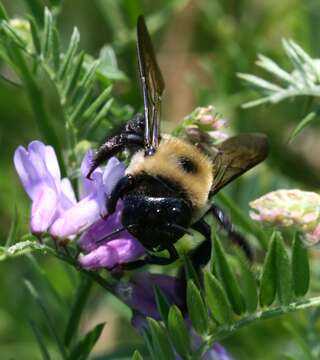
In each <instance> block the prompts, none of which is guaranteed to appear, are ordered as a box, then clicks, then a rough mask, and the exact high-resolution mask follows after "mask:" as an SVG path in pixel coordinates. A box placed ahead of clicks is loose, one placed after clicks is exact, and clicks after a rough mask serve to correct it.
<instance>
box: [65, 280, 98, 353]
mask: <svg viewBox="0 0 320 360" xmlns="http://www.w3.org/2000/svg"><path fill="white" fill-rule="evenodd" d="M91 288H92V280H91V279H89V278H87V277H81V278H80V283H79V285H78V289H77V292H76V294H75V297H74V303H73V305H72V309H71V311H70V316H69V319H68V323H67V326H66V330H65V334H64V344H65V345H66V346H67V347H69V346H70V344H71V342H72V340H73V339H74V338H75V337H76V335H77V331H78V326H79V323H80V319H81V315H82V313H83V311H84V308H85V306H86V303H87V300H88V298H89V295H90V290H91Z"/></svg>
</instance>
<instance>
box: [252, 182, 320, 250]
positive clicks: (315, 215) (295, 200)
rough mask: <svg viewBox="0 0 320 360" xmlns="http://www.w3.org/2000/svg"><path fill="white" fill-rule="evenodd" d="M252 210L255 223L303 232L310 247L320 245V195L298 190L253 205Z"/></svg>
mask: <svg viewBox="0 0 320 360" xmlns="http://www.w3.org/2000/svg"><path fill="white" fill-rule="evenodd" d="M250 206H251V208H252V209H253V211H250V216H251V218H252V219H253V220H256V221H259V222H261V223H263V224H265V225H271V226H279V227H291V228H293V229H296V230H298V231H301V232H302V233H304V236H305V241H306V243H307V244H310V245H312V244H316V243H318V242H319V241H320V195H318V194H316V193H314V192H308V191H301V190H298V189H293V190H277V191H273V192H270V193H268V194H266V195H264V196H262V197H260V198H258V199H256V200H254V201H252V202H251V203H250Z"/></svg>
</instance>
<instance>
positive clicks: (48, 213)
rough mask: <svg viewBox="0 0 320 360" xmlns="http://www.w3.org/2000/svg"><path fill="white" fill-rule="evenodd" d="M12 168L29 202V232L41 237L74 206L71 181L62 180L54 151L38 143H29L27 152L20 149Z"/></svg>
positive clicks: (22, 148) (20, 147) (74, 200)
mask: <svg viewBox="0 0 320 360" xmlns="http://www.w3.org/2000/svg"><path fill="white" fill-rule="evenodd" d="M14 165H15V168H16V171H17V173H18V175H19V177H20V180H21V182H22V185H23V187H24V189H25V190H26V192H27V194H28V195H29V197H30V198H31V200H32V209H31V222H30V227H31V231H32V233H33V234H35V235H37V236H40V235H41V234H42V233H43V232H45V231H47V230H48V228H49V227H50V225H51V224H52V223H53V221H54V220H55V219H56V218H57V217H58V216H59V215H60V214H62V213H63V212H64V211H66V210H67V209H69V208H71V207H72V206H73V205H74V204H75V202H76V199H75V195H74V192H73V190H72V187H71V184H70V181H69V180H68V179H67V178H64V179H61V175H60V169H59V164H58V161H57V157H56V154H55V152H54V150H53V148H52V147H51V146H46V145H44V144H43V143H41V142H40V141H33V142H31V143H30V144H29V146H28V149H27V150H26V149H25V148H24V147H22V146H19V147H18V148H17V150H16V151H15V154H14Z"/></svg>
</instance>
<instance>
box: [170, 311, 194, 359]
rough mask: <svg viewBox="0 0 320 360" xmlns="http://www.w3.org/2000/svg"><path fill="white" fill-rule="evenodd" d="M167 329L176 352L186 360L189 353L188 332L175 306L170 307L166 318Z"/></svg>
mask: <svg viewBox="0 0 320 360" xmlns="http://www.w3.org/2000/svg"><path fill="white" fill-rule="evenodd" d="M168 329H169V333H170V339H171V340H172V342H173V344H174V347H175V349H176V351H177V352H178V353H179V354H180V355H181V356H182V357H183V358H188V356H189V354H190V353H191V344H190V336H189V331H188V329H187V327H186V324H185V322H184V319H183V317H182V314H181V311H180V310H179V308H178V307H177V306H176V305H173V306H171V308H170V311H169V316H168Z"/></svg>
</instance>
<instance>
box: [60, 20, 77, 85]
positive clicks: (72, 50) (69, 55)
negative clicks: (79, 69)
mask: <svg viewBox="0 0 320 360" xmlns="http://www.w3.org/2000/svg"><path fill="white" fill-rule="evenodd" d="M79 42H80V33H79V30H78V29H77V28H76V27H75V28H74V29H73V32H72V35H71V39H70V43H69V47H68V50H67V52H66V54H65V57H64V59H63V62H62V65H61V68H60V71H59V78H60V80H64V78H65V76H66V75H68V70H69V67H70V65H71V64H72V63H73V62H74V59H75V55H76V52H77V49H78V46H79Z"/></svg>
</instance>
